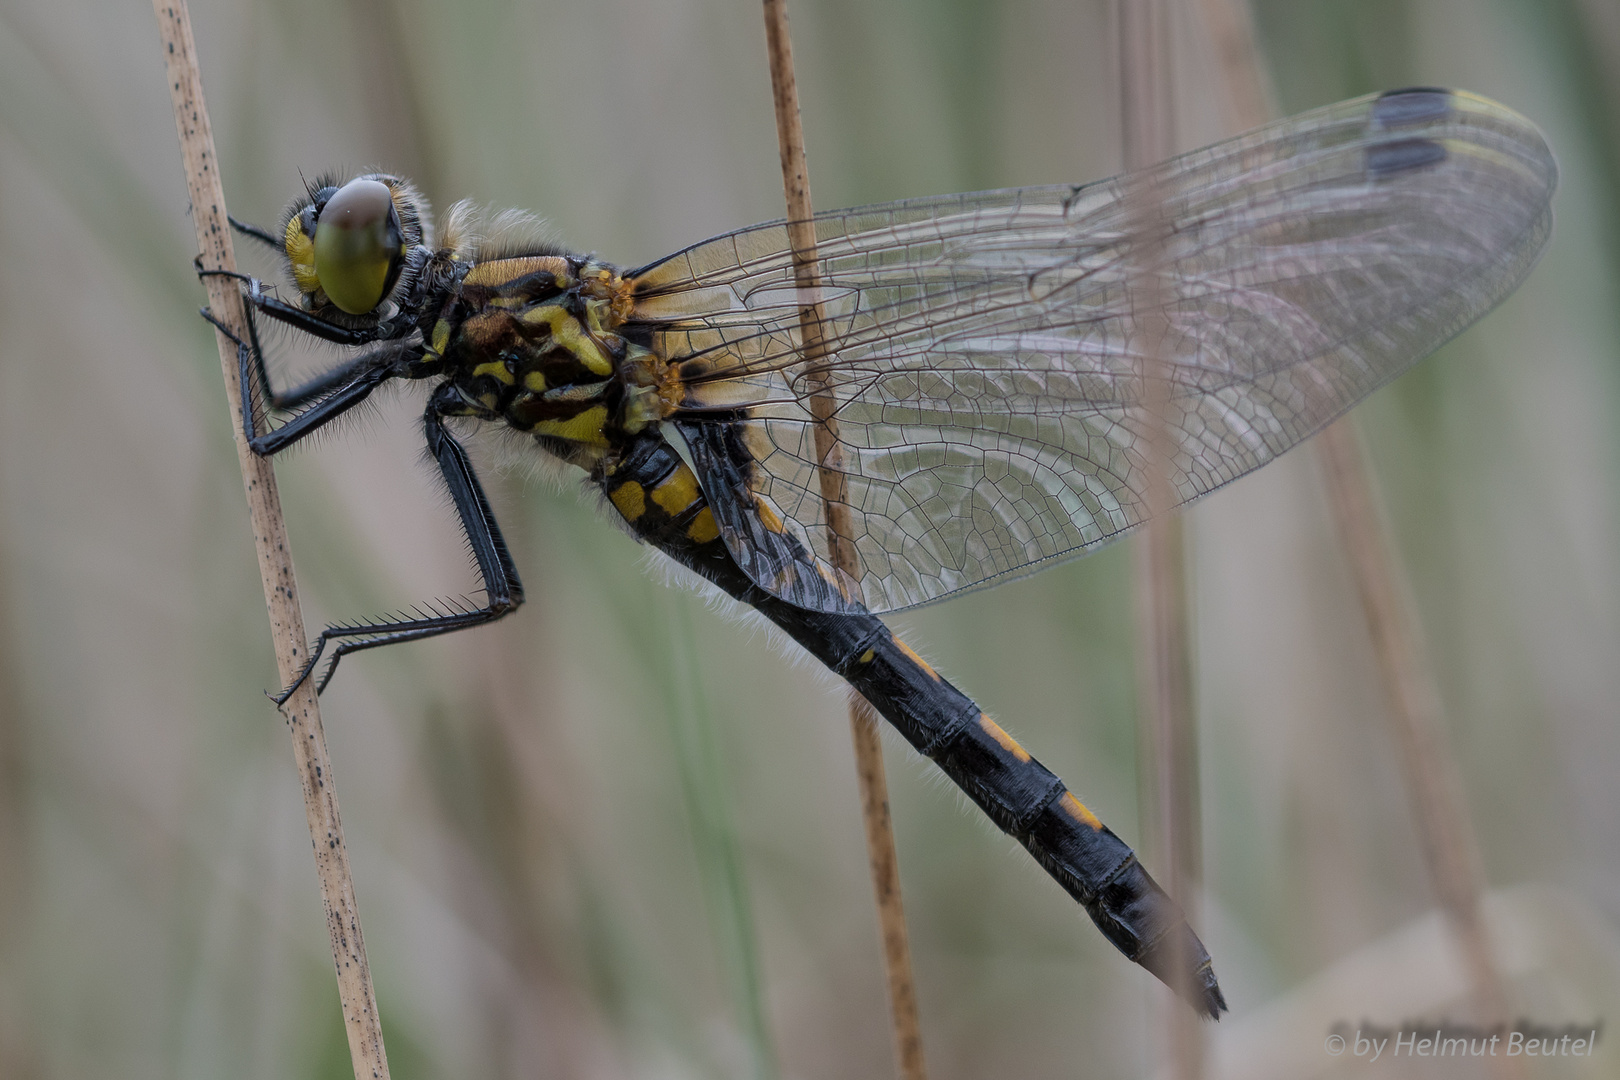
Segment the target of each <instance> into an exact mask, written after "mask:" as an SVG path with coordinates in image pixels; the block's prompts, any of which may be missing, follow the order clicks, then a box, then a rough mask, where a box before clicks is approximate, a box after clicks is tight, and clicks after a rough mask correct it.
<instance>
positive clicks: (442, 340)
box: [429, 319, 450, 356]
mask: <svg viewBox="0 0 1620 1080" xmlns="http://www.w3.org/2000/svg"><path fill="white" fill-rule="evenodd" d="M449 347H450V320H449V319H440V320H439V321H438V322H437V323H435V324H434V325H433V341H432V342H431V343H430V346H429V353H430V354H431V355H433V356H443V355H444V350H446V349H448V348H449Z"/></svg>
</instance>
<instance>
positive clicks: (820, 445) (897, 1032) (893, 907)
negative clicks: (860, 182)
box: [765, 0, 927, 1080]
mask: <svg viewBox="0 0 1620 1080" xmlns="http://www.w3.org/2000/svg"><path fill="white" fill-rule="evenodd" d="M765 43H766V48H767V50H768V52H769V55H770V66H771V93H772V97H773V99H774V101H775V105H776V133H777V139H778V142H779V144H780V146H781V152H782V186H783V188H784V190H785V192H786V195H787V219H788V226H787V229H788V242H789V243H790V244H792V246H793V276H794V281H795V283H796V284H797V286H798V289H799V297H800V301H799V328H800V333H801V336H802V340H803V343H804V363H805V368H806V372H807V376H808V379H807V381H808V382H809V384H810V388H811V398H810V411H811V415H813V416H814V417H815V419H816V420H817V421H818V423H817V425H816V428H815V440H816V454H817V457H818V459H819V466H820V469H819V476H820V480H821V497H822V500H823V502H824V503H825V506H826V514H827V528H828V532H829V534H830V535H829V538H828V546H829V547H830V548H831V551H832V557H833V565H834V566H836V567H837V569H838V572H839V574H840V575H841V577H843V578H844V579H845V581H846V582H847V583H848V585H849V587H850V589H851V591H852V592H854V593H855V595H856V596H859V589H860V584H859V583H860V578H861V570H860V562H859V560H858V558H857V556H856V553H855V545H854V544H853V543H851V542H850V540H849V535H850V528H849V503H848V501H847V498H846V490H845V489H846V481H845V476H844V467H843V460H842V456H841V453H840V450H839V444H838V421H837V419H836V417H835V415H834V414H835V412H836V409H837V401H836V399H835V397H834V396H833V394H832V392H831V390H830V388H829V387H828V385H827V383H826V382H825V380H824V379H823V377H822V376H821V375H820V374H818V373H817V371H816V367H817V362H818V361H819V360H820V359H821V358H822V357H823V356H824V355H825V354H826V340H825V338H824V337H823V335H822V326H823V316H822V308H821V276H820V272H819V270H818V269H817V263H816V229H815V222H814V220H813V207H812V205H811V202H810V173H809V168H808V166H807V165H806V163H805V156H804V130H803V128H802V127H801V126H800V121H799V91H798V85H797V83H796V82H795V80H794V76H793V45H792V41H791V40H790V38H789V36H788V24H787V6H786V0H765ZM849 723H850V731H851V734H852V736H853V738H854V741H855V769H856V775H857V778H858V779H859V782H860V790H861V813H862V816H863V818H864V819H865V823H866V850H867V857H868V859H869V860H870V862H871V868H872V889H873V892H874V894H875V896H876V898H877V909H878V924H879V930H880V932H881V934H882V938H883V961H884V967H885V970H886V971H887V974H888V983H889V1015H890V1019H891V1020H892V1021H893V1024H894V1042H895V1056H896V1058H897V1061H898V1065H899V1070H900V1075H901V1076H902V1077H903V1078H904V1080H923V1078H924V1077H925V1076H926V1075H927V1069H926V1067H925V1065H924V1063H923V1049H922V1032H921V1028H920V1025H919V1024H918V1021H917V991H916V983H915V980H914V979H913V977H912V973H911V949H910V945H909V944H908V943H907V938H906V915H905V908H904V906H903V905H902V903H901V899H900V864H899V858H898V856H897V855H896V853H895V847H894V831H893V829H892V828H891V827H890V823H889V792H888V782H887V780H886V778H885V776H884V773H883V744H882V742H881V741H880V740H879V738H878V732H877V717H876V715H875V714H874V712H873V710H872V707H871V706H870V705H869V704H868V703H867V701H866V699H865V698H862V697H861V696H860V695H859V694H855V693H853V692H852V693H851V694H850V702H849Z"/></svg>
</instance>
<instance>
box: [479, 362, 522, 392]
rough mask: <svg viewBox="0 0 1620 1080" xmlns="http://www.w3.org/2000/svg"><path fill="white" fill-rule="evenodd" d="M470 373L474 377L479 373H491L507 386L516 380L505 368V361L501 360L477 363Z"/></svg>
mask: <svg viewBox="0 0 1620 1080" xmlns="http://www.w3.org/2000/svg"><path fill="white" fill-rule="evenodd" d="M472 373H473V378H475V379H476V378H477V377H478V376H480V375H493V376H495V377H496V378H497V379H499V380H500V381H501V382H503V383H505V384H506V385H507V386H511V385H512V384H513V383H515V382H516V381H517V380H516V379H515V378H514V377H513V376H512V373H511V372H510V371H508V370H507V368H506V362H505V361H503V360H490V361H489V362H487V363H483V364H479V365H478V366H477V367H475V368H473V369H472Z"/></svg>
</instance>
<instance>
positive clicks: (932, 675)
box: [894, 638, 1028, 756]
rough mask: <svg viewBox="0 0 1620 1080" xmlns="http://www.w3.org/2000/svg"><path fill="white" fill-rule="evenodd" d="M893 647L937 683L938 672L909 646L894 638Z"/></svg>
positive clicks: (1003, 732) (988, 720)
mask: <svg viewBox="0 0 1620 1080" xmlns="http://www.w3.org/2000/svg"><path fill="white" fill-rule="evenodd" d="M894 647H895V648H897V649H899V650H900V651H901V652H903V653H905V654H906V655H907V656H909V657H911V659H912V660H913V661H914V662H915V663H916V665H917V666H918V667H920V668H922V669H923V670H924V671H926V672H928V676H929V678H931V679H933V680H934V681H935V682H938V681H939V672H937V671H935V670H934V669H933V668H931V667H929V666H928V661H926V660H924V659H923V658H922V657H920V656H918V655H917V654H916V652H914V651H913V650H912V648H911V646H910V645H907V644H906V643H905V642H903V641H901V640H900V639H899V638H895V639H894ZM983 719H984V721H985V722H986V723H989V724H990V726H991V727H996V726H995V724H993V723H991V722H990V718H989V717H988V716H986V717H984V718H983ZM996 731H1001V729H1000V728H996ZM1001 733H1002V734H1003V735H1006V734H1007V733H1006V732H1005V731H1002V732H1001ZM992 734H994V733H993V732H992ZM1010 739H1011V737H1010V736H1009V741H1010ZM1013 745H1014V746H1016V745H1017V743H1014V744H1013ZM1025 756H1028V755H1025Z"/></svg>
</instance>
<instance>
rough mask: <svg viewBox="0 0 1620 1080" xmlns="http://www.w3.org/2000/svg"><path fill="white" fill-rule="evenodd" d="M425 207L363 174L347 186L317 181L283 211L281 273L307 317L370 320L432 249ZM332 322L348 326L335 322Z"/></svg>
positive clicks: (404, 189)
mask: <svg viewBox="0 0 1620 1080" xmlns="http://www.w3.org/2000/svg"><path fill="white" fill-rule="evenodd" d="M431 231H432V223H431V219H430V217H429V212H428V206H427V200H425V199H424V198H423V197H422V195H421V193H420V192H418V191H417V190H416V188H415V187H413V186H412V185H411V184H410V183H409V182H408V181H406V180H403V179H401V178H400V177H397V176H390V175H388V174H387V173H367V174H365V175H363V176H357V177H355V178H354V179H352V180H349V181H347V182H346V183H343V184H339V183H338V182H337V181H336V180H335V179H334V178H329V177H328V178H322V179H321V180H318V181H316V182H315V183H314V184H311V185H309V188H308V190H307V192H306V194H305V196H304V197H303V198H301V199H299V200H297V201H296V202H294V203H293V204H292V205H291V206H289V207H288V208H287V211H286V213H285V215H284V220H283V221H282V242H283V245H284V247H285V251H286V256H287V264H288V266H287V268H288V270H289V272H290V273H291V276H292V279H293V283H294V284H295V285H296V286H297V287H298V291H299V293H300V295H301V296H302V298H303V303H304V307H305V309H306V310H308V311H312V312H315V313H316V314H321V315H333V314H335V313H334V311H333V309H336V312H341V313H342V314H343V315H349V316H355V317H359V318H365V317H370V316H375V315H376V314H377V312H378V309H379V308H381V307H382V306H383V303H384V301H386V300H387V299H388V298H389V297H390V296H391V295H392V294H393V293H394V292H395V291H396V289H398V288H399V287H400V286H401V283H402V281H403V282H404V285H405V286H406V287H408V286H409V280H408V279H409V278H410V277H411V276H412V274H411V272H410V271H411V268H412V267H413V266H415V265H419V264H420V262H421V261H422V260H421V259H413V258H412V253H413V251H420V252H422V253H424V254H425V253H426V251H427V250H428V248H430V247H431V244H432V237H431V235H429V234H430V233H431ZM336 321H342V322H349V321H351V320H346V319H341V317H339V318H338V319H337V320H336Z"/></svg>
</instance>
